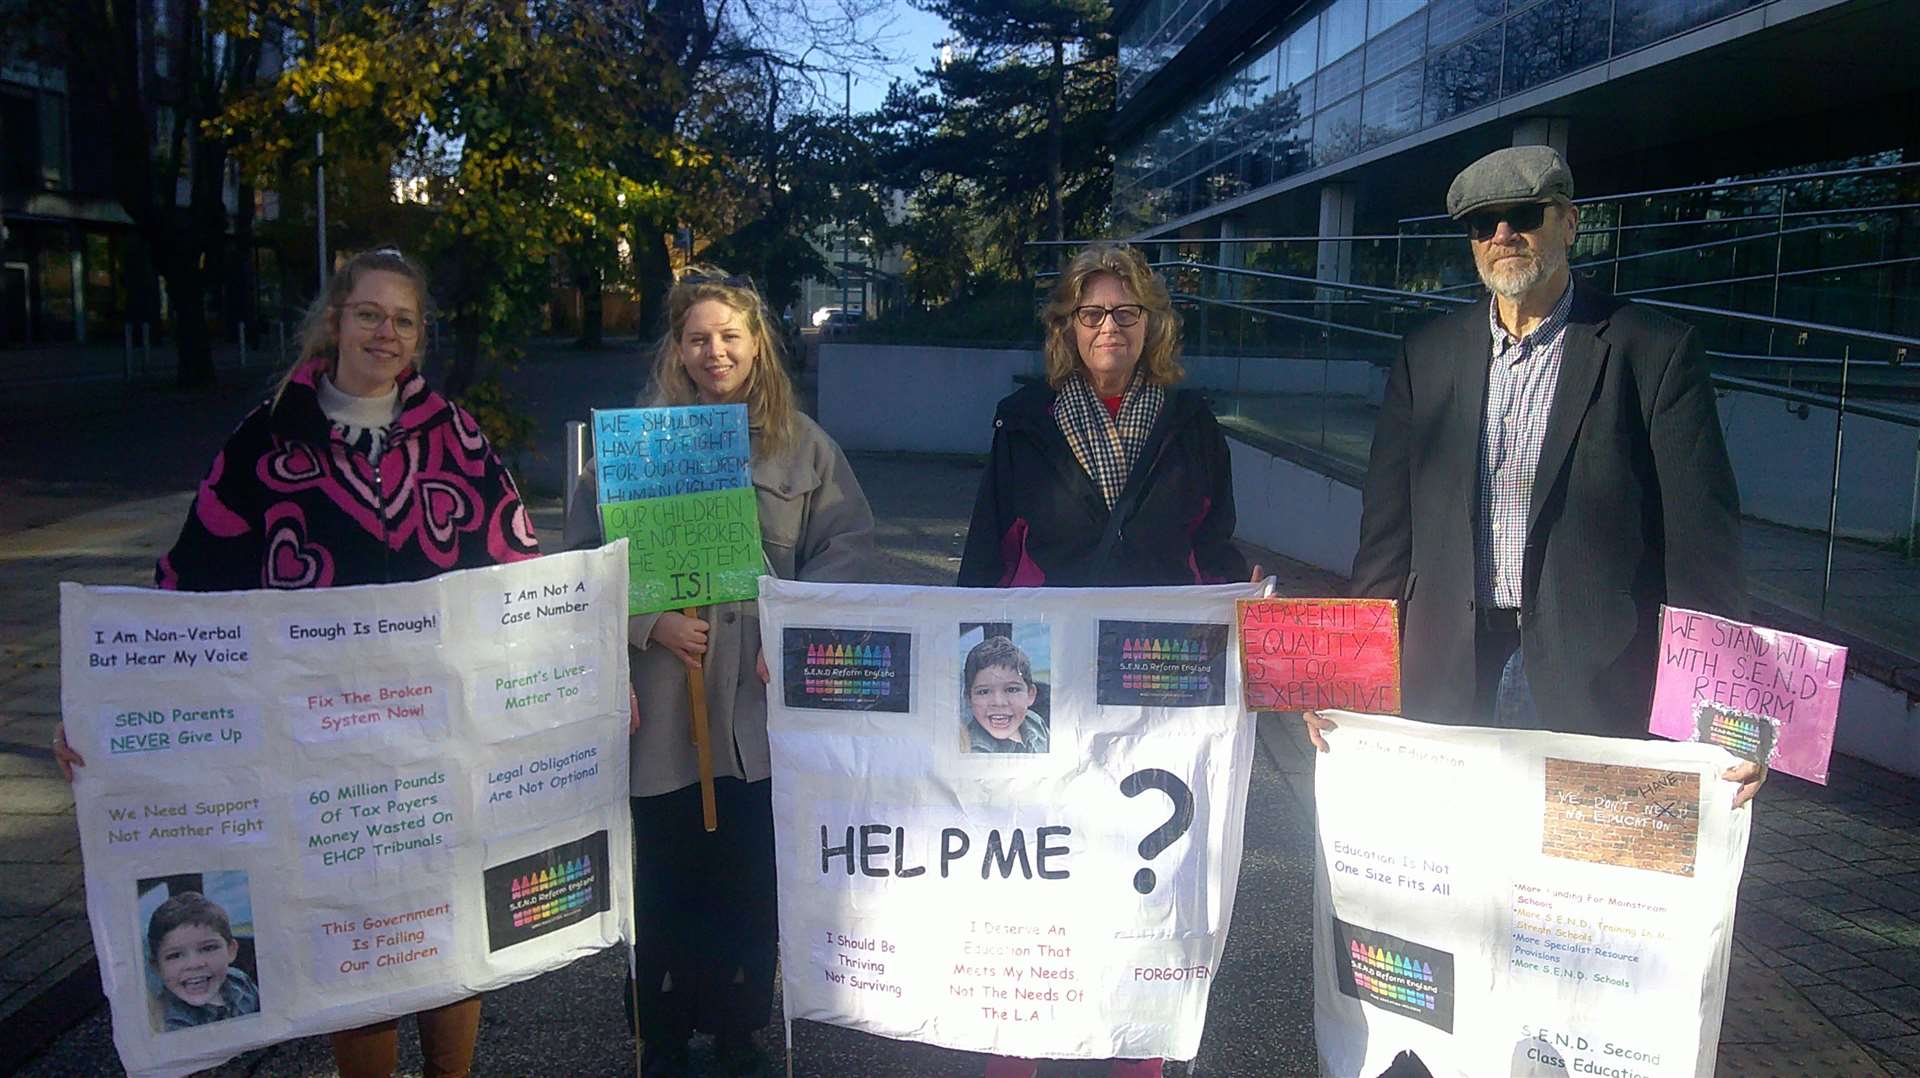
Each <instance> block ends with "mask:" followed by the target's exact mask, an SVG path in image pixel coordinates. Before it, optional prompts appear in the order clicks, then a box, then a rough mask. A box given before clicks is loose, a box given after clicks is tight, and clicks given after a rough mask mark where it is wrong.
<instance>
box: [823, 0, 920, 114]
mask: <svg viewBox="0 0 1920 1078" xmlns="http://www.w3.org/2000/svg"><path fill="white" fill-rule="evenodd" d="M882 24H885V25H884V26H883V25H882ZM870 29H871V31H872V33H873V34H874V35H875V37H876V40H877V41H878V42H879V43H880V45H881V47H882V48H883V49H885V50H886V52H887V54H888V55H890V56H892V57H894V58H895V59H894V61H893V63H892V64H890V65H888V67H887V69H886V70H885V71H882V72H875V73H872V74H864V73H860V72H855V74H854V76H853V111H855V112H871V111H872V110H874V109H877V108H879V107H880V103H881V102H882V101H885V100H886V98H887V86H888V85H889V83H890V82H891V80H893V79H899V80H901V81H902V82H906V81H911V80H912V78H913V73H914V69H916V68H927V67H931V66H933V56H934V53H935V52H936V51H938V49H939V45H938V44H936V43H937V42H938V41H940V39H942V38H944V37H946V36H947V35H948V30H947V24H946V21H945V20H943V19H941V18H940V17H939V16H937V15H929V14H927V13H926V12H924V11H921V10H920V9H918V8H915V7H913V6H911V5H909V4H907V3H905V2H904V0H896V2H895V3H893V4H890V5H888V6H887V7H886V8H885V9H883V10H882V12H881V14H880V15H879V16H878V17H876V18H874V19H873V20H871V27H870ZM841 92H843V91H841V89H840V88H839V87H835V93H834V95H833V96H834V97H836V98H838V97H839V96H840V94H841Z"/></svg>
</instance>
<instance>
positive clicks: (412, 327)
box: [344, 303, 420, 341]
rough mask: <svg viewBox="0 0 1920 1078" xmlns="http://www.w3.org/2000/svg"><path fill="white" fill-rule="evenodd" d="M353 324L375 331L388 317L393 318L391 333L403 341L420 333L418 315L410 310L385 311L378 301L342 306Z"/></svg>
mask: <svg viewBox="0 0 1920 1078" xmlns="http://www.w3.org/2000/svg"><path fill="white" fill-rule="evenodd" d="M344 310H345V311H346V313H347V317H348V318H351V319H353V324H354V325H356V326H359V327H360V328H361V329H363V330H365V331H366V332H368V333H377V332H379V330H380V324H381V323H383V322H385V321H387V320H388V319H389V318H391V319H392V320H393V335H394V336H396V337H398V338H400V339H401V340H403V341H410V340H413V339H414V338H415V337H418V336H419V335H420V316H419V315H416V314H414V313H413V312H412V311H394V312H393V313H392V314H388V313H387V309H386V308H385V307H382V306H380V305H379V304H378V303H355V304H351V305H349V306H347V307H345V308H344Z"/></svg>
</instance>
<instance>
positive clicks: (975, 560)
mask: <svg viewBox="0 0 1920 1078" xmlns="http://www.w3.org/2000/svg"><path fill="white" fill-rule="evenodd" d="M1041 319H1042V321H1043V322H1044V323H1045V327H1046V344H1045V353H1046V375H1047V378H1046V382H1045V383H1043V384H1035V385H1030V386H1026V387H1024V388H1022V389H1020V390H1018V391H1016V392H1015V393H1014V394H1013V395H1011V396H1009V397H1007V398H1006V399H1005V400H1003V401H1001V402H1000V408H999V411H998V412H997V413H996V414H995V416H994V419H993V452H992V457H991V459H990V460H989V462H988V465H987V472H986V474H985V475H984V476H982V477H981V480H980V493H979V497H978V499H977V500H976V502H975V504H974V510H973V524H972V526H971V528H970V529H969V530H968V532H967V546H966V552H965V554H964V556H963V557H962V558H961V561H960V578H959V583H960V584H961V585H962V586H967V587H1001V588H1020V587H1041V586H1047V587H1096V586H1144V585H1150V584H1201V583H1219V582H1222V581H1229V580H1244V579H1246V575H1247V565H1246V560H1245V559H1244V558H1242V557H1241V555H1240V552H1239V551H1238V550H1237V549H1235V547H1234V545H1233V528H1234V512H1233V479H1232V474H1231V471H1230V469H1229V466H1228V457H1227V443H1226V439H1225V438H1224V437H1222V435H1221V433H1220V428H1219V426H1218V425H1217V424H1216V423H1215V422H1214V419H1213V413H1212V411H1210V410H1209V408H1208V405H1207V400H1206V398H1205V397H1204V396H1202V395H1201V394H1200V393H1198V392H1196V391H1193V390H1184V389H1179V388H1176V384H1177V383H1178V382H1179V381H1180V379H1181V377H1182V375H1183V374H1184V372H1183V371H1182V370H1181V368H1180V358H1179V354H1180V316H1179V315H1178V314H1177V313H1175V311H1174V309H1173V303H1172V301H1171V300H1170V299H1169V298H1168V296H1167V286H1166V285H1165V284H1164V283H1163V282H1162V281H1161V280H1160V277H1159V276H1158V275H1157V274H1155V273H1154V272H1153V271H1152V270H1151V269H1150V268H1148V266H1147V262H1146V259H1144V258H1142V257H1141V256H1140V253H1139V252H1138V251H1136V250H1134V249H1133V248H1130V247H1127V246H1124V245H1117V244H1105V243H1102V244H1095V245H1093V246H1091V247H1088V248H1087V249H1085V250H1083V251H1081V252H1080V253H1079V255H1077V256H1076V257H1075V258H1074V259H1073V261H1072V263H1071V264H1069V265H1068V266H1067V268H1066V269H1065V270H1064V271H1063V272H1062V273H1061V274H1060V278H1059V280H1058V282H1057V283H1056V284H1055V285H1054V288H1053V294H1052V295H1051V296H1050V297H1049V299H1048V303H1047V307H1046V310H1045V311H1044V312H1042V314H1041Z"/></svg>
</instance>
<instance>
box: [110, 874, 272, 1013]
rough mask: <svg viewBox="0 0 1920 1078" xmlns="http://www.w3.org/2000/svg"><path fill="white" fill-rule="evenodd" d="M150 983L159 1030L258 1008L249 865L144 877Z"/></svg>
mask: <svg viewBox="0 0 1920 1078" xmlns="http://www.w3.org/2000/svg"><path fill="white" fill-rule="evenodd" d="M135 890H136V893H137V895H138V896H139V906H140V919H141V922H142V926H143V928H144V929H145V936H146V954H147V987H148V990H149V991H150V992H151V993H152V997H153V1008H152V1012H151V1013H152V1018H153V1028H154V1032H156V1033H165V1032H168V1031H170V1030H175V1029H190V1028H192V1027H194V1026H204V1025H207V1024H208V1023H210V1022H221V1021H225V1020H226V1019H229V1018H238V1017H240V1016H242V1015H248V1014H258V1013H259V1011H260V987H259V983H258V976H259V969H258V966H257V965H256V956H255V954H254V947H253V902H252V899H251V897H250V895H249V891H248V887H247V874H246V873H244V872H198V873H188V874H183V875H177V876H162V877H159V878H156V879H150V880H141V881H139V883H138V885H137V887H136V889H135Z"/></svg>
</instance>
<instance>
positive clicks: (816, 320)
mask: <svg viewBox="0 0 1920 1078" xmlns="http://www.w3.org/2000/svg"><path fill="white" fill-rule="evenodd" d="M866 320H867V312H865V311H863V310H859V309H858V308H853V309H849V308H845V307H822V308H820V309H819V310H817V311H815V312H813V325H814V328H816V329H818V330H819V331H820V332H822V333H826V334H834V333H845V332H847V331H848V330H851V329H852V328H853V327H855V326H857V325H859V324H860V323H862V322H864V321H866Z"/></svg>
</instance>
